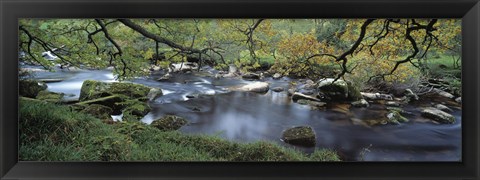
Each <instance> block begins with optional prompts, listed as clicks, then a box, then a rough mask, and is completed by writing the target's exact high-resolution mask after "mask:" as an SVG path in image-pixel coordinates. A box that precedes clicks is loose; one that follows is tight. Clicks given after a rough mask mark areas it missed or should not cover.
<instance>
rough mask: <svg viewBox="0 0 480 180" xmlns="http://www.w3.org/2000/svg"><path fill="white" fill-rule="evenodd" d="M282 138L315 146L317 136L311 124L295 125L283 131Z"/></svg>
mask: <svg viewBox="0 0 480 180" xmlns="http://www.w3.org/2000/svg"><path fill="white" fill-rule="evenodd" d="M282 140H283V141H284V142H286V143H289V144H293V145H300V146H307V147H312V146H315V142H316V136H315V132H314V131H313V128H312V127H310V126H299V127H293V128H290V129H287V130H285V131H283V134H282Z"/></svg>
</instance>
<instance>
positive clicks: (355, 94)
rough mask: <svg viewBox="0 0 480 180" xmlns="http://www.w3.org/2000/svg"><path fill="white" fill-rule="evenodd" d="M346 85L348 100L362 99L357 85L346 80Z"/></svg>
mask: <svg viewBox="0 0 480 180" xmlns="http://www.w3.org/2000/svg"><path fill="white" fill-rule="evenodd" d="M347 85H348V100H350V101H358V100H360V99H362V94H361V93H360V90H359V89H358V87H357V86H355V84H354V83H352V82H350V81H347Z"/></svg>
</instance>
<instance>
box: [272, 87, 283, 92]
mask: <svg viewBox="0 0 480 180" xmlns="http://www.w3.org/2000/svg"><path fill="white" fill-rule="evenodd" d="M283 90H285V89H284V88H283V87H274V88H272V91H275V92H282V91H283Z"/></svg>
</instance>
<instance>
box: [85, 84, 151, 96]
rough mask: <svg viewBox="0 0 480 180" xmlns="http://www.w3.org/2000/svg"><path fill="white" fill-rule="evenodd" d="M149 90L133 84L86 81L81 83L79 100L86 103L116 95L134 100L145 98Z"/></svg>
mask: <svg viewBox="0 0 480 180" xmlns="http://www.w3.org/2000/svg"><path fill="white" fill-rule="evenodd" d="M150 89H151V88H150V87H147V86H144V85H141V84H134V83H121V82H113V83H106V82H100V81H94V80H86V81H84V82H83V84H82V88H81V89H80V98H79V100H80V101H86V100H91V99H97V98H100V97H107V96H111V95H117V94H118V95H123V96H126V97H128V98H132V99H135V98H140V97H147V95H148V93H149V92H150Z"/></svg>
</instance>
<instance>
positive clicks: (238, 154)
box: [19, 98, 339, 161]
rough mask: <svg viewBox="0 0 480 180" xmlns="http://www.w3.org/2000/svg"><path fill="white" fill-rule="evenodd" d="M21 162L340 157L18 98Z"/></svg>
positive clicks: (319, 151)
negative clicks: (109, 120) (112, 119)
mask: <svg viewBox="0 0 480 180" xmlns="http://www.w3.org/2000/svg"><path fill="white" fill-rule="evenodd" d="M19 126H20V152H19V154H20V160H21V161H339V157H338V155H337V154H336V153H335V152H333V151H331V150H325V149H320V150H316V151H315V152H314V153H312V154H310V155H308V154H305V153H302V152H300V151H297V150H294V149H289V148H285V147H281V146H279V145H277V144H275V143H272V142H264V141H259V142H255V143H237V142H231V141H227V140H224V139H221V138H219V137H214V136H207V135H187V134H183V133H181V132H178V131H162V130H160V129H157V128H155V127H152V126H149V125H146V124H143V123H141V122H138V121H125V122H119V123H114V124H106V123H104V122H103V121H102V120H100V119H97V118H96V117H94V116H92V115H88V114H84V113H82V112H77V111H74V110H73V109H72V108H70V107H68V106H65V105H58V104H53V103H49V102H45V101H38V100H29V99H27V98H20V123H19Z"/></svg>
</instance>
